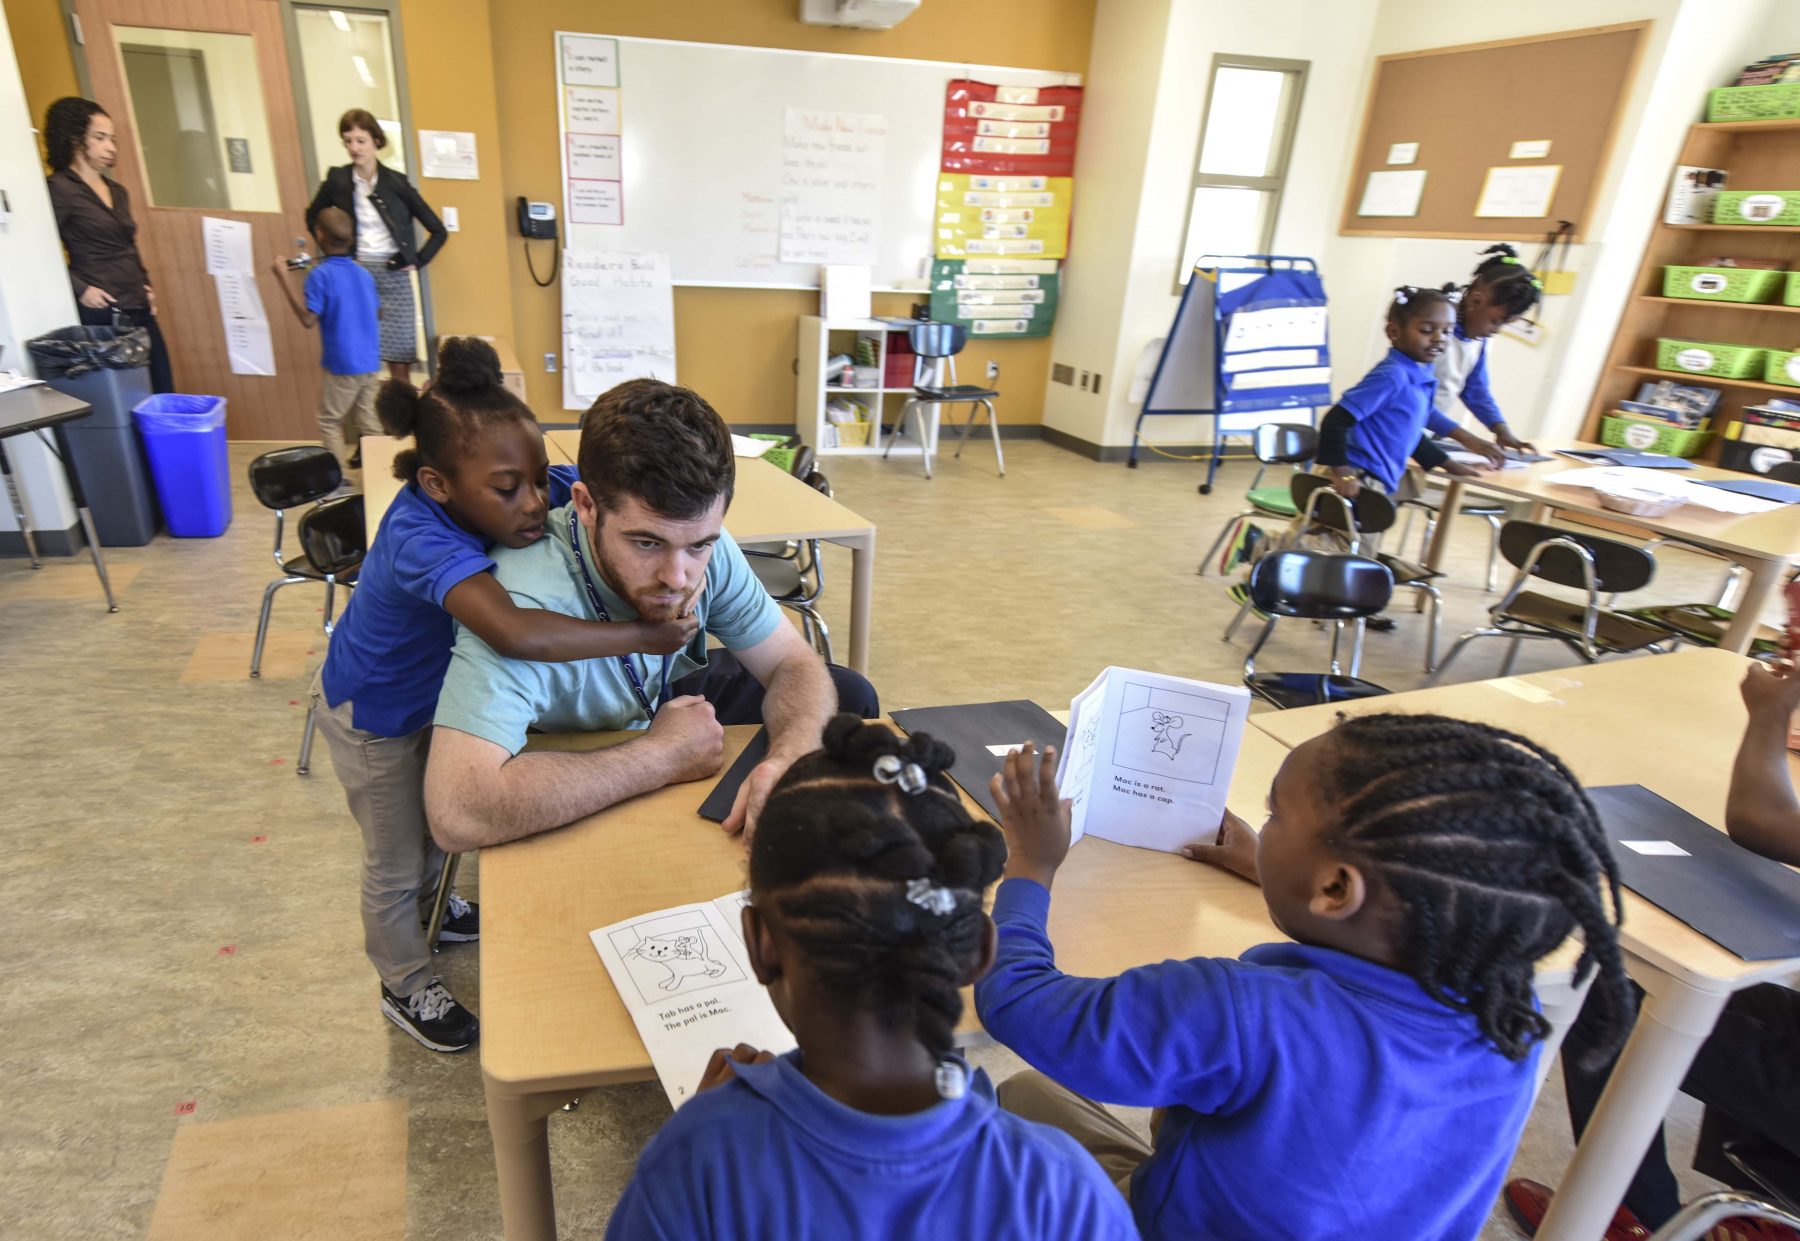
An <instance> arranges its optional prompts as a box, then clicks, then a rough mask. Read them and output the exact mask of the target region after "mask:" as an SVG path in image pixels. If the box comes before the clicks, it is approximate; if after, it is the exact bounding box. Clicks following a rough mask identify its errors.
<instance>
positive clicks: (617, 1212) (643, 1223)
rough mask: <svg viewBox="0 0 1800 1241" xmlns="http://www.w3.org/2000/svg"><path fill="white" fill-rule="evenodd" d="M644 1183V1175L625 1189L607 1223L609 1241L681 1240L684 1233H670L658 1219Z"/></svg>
mask: <svg viewBox="0 0 1800 1241" xmlns="http://www.w3.org/2000/svg"><path fill="white" fill-rule="evenodd" d="M643 1181H644V1178H643V1177H642V1176H634V1177H632V1178H631V1184H629V1185H627V1186H626V1187H625V1192H624V1194H623V1195H621V1196H620V1198H619V1204H618V1205H617V1206H615V1207H614V1208H613V1212H612V1218H611V1219H609V1220H607V1222H606V1241H642V1239H644V1238H649V1239H650V1241H681V1236H682V1234H678V1233H673V1232H670V1231H669V1230H668V1229H667V1228H665V1227H663V1222H662V1220H660V1219H658V1218H657V1214H656V1211H655V1209H654V1208H653V1207H652V1206H651V1204H650V1195H649V1193H648V1192H647V1191H646V1190H645V1188H644V1184H643Z"/></svg>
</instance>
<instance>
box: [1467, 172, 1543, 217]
mask: <svg viewBox="0 0 1800 1241" xmlns="http://www.w3.org/2000/svg"><path fill="white" fill-rule="evenodd" d="M1561 178H1562V165H1561V164H1526V165H1524V166H1522V167H1516V168H1515V167H1507V166H1503V165H1496V166H1495V167H1492V168H1489V169H1488V170H1487V180H1485V181H1483V182H1482V184H1481V196H1480V198H1478V199H1477V200H1476V202H1475V214H1476V215H1477V216H1479V217H1481V218H1482V219H1509V220H1536V219H1539V218H1542V217H1544V216H1548V215H1549V214H1550V208H1551V206H1552V205H1553V204H1554V203H1555V202H1556V183H1557V181H1559V180H1560V179H1561Z"/></svg>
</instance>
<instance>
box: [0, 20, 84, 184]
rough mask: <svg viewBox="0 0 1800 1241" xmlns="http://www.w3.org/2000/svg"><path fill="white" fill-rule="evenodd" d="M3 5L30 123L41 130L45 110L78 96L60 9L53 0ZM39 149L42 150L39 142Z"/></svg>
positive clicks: (78, 87)
mask: <svg viewBox="0 0 1800 1241" xmlns="http://www.w3.org/2000/svg"><path fill="white" fill-rule="evenodd" d="M5 5H6V24H7V25H8V26H9V27H11V28H12V39H13V55H14V56H15V57H16V58H17V59H18V62H19V77H20V79H21V80H23V81H24V83H25V102H26V103H28V104H29V105H30V106H31V123H32V125H34V126H36V127H37V128H38V129H42V128H43V127H44V109H45V108H47V107H49V106H50V105H51V104H52V103H54V102H55V101H56V100H58V99H61V98H62V97H63V96H64V95H79V94H80V93H81V87H80V84H79V83H78V82H77V80H76V78H75V57H74V55H73V54H72V53H71V52H70V51H69V39H68V35H67V33H66V32H65V30H64V27H63V15H62V6H61V5H60V4H58V3H57V2H56V0H5ZM38 149H39V150H40V151H41V150H42V149H43V143H42V141H41V140H40V142H39V144H38Z"/></svg>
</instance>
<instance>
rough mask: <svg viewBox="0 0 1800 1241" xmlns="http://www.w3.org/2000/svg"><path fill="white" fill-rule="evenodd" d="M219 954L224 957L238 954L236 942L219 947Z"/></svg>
mask: <svg viewBox="0 0 1800 1241" xmlns="http://www.w3.org/2000/svg"><path fill="white" fill-rule="evenodd" d="M219 955H220V956H222V957H235V956H236V955H237V945H236V944H226V945H225V946H224V947H222V948H220V949H219Z"/></svg>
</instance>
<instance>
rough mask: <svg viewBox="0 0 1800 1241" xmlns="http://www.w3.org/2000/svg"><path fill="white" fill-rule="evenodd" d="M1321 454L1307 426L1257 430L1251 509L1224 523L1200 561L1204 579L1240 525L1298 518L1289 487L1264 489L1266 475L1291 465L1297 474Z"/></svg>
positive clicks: (1316, 436)
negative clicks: (1277, 467) (1264, 519)
mask: <svg viewBox="0 0 1800 1241" xmlns="http://www.w3.org/2000/svg"><path fill="white" fill-rule="evenodd" d="M1318 450H1319V433H1318V432H1317V431H1315V430H1314V429H1313V428H1312V427H1310V426H1308V425H1307V424H1306V423H1304V422H1265V423H1263V424H1262V425H1261V426H1260V427H1257V428H1256V439H1255V452H1256V460H1257V462H1258V465H1257V470H1256V477H1255V478H1253V479H1251V480H1250V486H1249V489H1248V490H1246V491H1245V492H1244V503H1246V504H1247V505H1249V507H1248V508H1246V509H1244V510H1243V511H1242V512H1240V513H1237V514H1235V515H1233V516H1231V517H1228V518H1226V519H1225V524H1224V525H1223V526H1220V527H1219V537H1218V538H1216V539H1214V540H1213V541H1212V546H1211V547H1209V548H1207V549H1206V555H1204V556H1202V557H1200V567H1199V569H1197V570H1196V572H1198V573H1199V574H1200V575H1201V576H1202V577H1204V576H1205V575H1206V566H1207V565H1209V564H1211V563H1212V558H1213V557H1214V556H1216V555H1218V554H1219V548H1221V547H1223V546H1224V545H1225V538H1226V536H1227V535H1229V534H1230V533H1231V531H1232V530H1233V528H1235V527H1236V525H1237V523H1238V522H1240V521H1247V520H1248V519H1250V518H1252V517H1269V518H1274V519H1277V520H1281V521H1290V520H1292V519H1293V518H1294V517H1296V516H1298V515H1299V510H1298V509H1296V508H1295V507H1294V500H1293V497H1292V495H1291V494H1290V493H1289V490H1288V487H1287V485H1286V483H1285V482H1284V483H1283V484H1282V485H1280V486H1276V487H1265V486H1263V485H1262V481H1263V475H1265V474H1267V473H1268V472H1269V467H1270V466H1271V465H1291V466H1293V467H1294V468H1295V470H1296V471H1298V470H1299V468H1300V467H1301V466H1302V465H1303V464H1305V463H1306V462H1308V461H1311V460H1312V459H1313V454H1314V453H1316V452H1318ZM1221 571H1223V568H1221Z"/></svg>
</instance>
